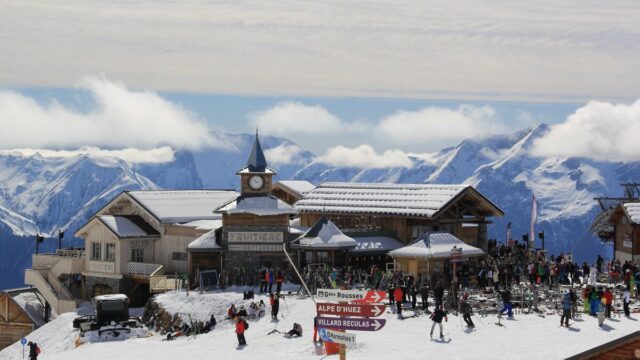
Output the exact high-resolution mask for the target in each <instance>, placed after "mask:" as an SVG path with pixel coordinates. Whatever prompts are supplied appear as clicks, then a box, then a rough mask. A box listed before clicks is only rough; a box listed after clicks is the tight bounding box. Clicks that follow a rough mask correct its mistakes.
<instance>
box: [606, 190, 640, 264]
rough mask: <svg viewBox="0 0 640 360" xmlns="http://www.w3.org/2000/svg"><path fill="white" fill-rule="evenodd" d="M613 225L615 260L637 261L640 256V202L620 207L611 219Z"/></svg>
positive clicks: (624, 204) (614, 211) (627, 203)
mask: <svg viewBox="0 0 640 360" xmlns="http://www.w3.org/2000/svg"><path fill="white" fill-rule="evenodd" d="M609 222H610V223H611V224H613V228H614V233H613V257H614V259H615V260H620V261H621V262H624V261H625V260H635V259H636V256H638V255H640V202H626V203H621V204H620V205H618V206H617V207H616V208H615V209H614V210H613V212H612V213H611V215H610V217H609Z"/></svg>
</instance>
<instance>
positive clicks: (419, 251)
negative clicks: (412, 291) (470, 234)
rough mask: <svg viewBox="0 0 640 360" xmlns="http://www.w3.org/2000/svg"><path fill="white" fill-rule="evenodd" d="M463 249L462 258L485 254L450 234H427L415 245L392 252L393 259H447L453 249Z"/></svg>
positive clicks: (415, 242)
mask: <svg viewBox="0 0 640 360" xmlns="http://www.w3.org/2000/svg"><path fill="white" fill-rule="evenodd" d="M454 246H455V247H457V248H462V257H470V256H481V255H484V252H483V251H482V250H480V249H478V248H477V247H475V246H471V245H469V244H466V243H465V242H463V241H462V240H460V239H458V238H457V237H455V236H453V235H452V234H449V233H426V234H424V235H422V237H420V238H419V239H418V240H416V241H414V242H413V243H411V244H409V245H407V246H405V247H403V248H400V249H397V250H394V251H391V252H390V253H389V255H390V256H392V257H410V258H428V259H446V258H449V257H451V249H452V248H453V247H454Z"/></svg>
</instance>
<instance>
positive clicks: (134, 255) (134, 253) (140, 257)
mask: <svg viewBox="0 0 640 360" xmlns="http://www.w3.org/2000/svg"><path fill="white" fill-rule="evenodd" d="M131 262H139V263H141V262H144V249H131Z"/></svg>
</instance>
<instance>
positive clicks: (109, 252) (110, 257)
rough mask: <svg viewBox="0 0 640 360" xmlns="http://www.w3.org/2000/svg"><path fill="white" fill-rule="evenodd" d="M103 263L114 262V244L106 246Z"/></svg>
mask: <svg viewBox="0 0 640 360" xmlns="http://www.w3.org/2000/svg"><path fill="white" fill-rule="evenodd" d="M104 261H116V244H107V247H106V251H105V259H104Z"/></svg>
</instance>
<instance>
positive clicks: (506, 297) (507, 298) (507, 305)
mask: <svg viewBox="0 0 640 360" xmlns="http://www.w3.org/2000/svg"><path fill="white" fill-rule="evenodd" d="M501 295H502V310H500V314H498V317H502V314H503V313H504V312H505V311H506V312H507V316H508V317H509V318H510V319H511V318H513V310H512V308H513V306H512V305H511V291H509V289H504V291H503V292H502V294H501Z"/></svg>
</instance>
